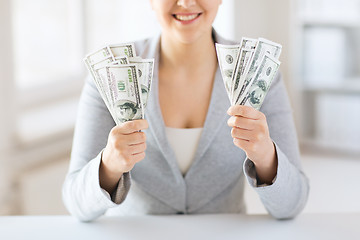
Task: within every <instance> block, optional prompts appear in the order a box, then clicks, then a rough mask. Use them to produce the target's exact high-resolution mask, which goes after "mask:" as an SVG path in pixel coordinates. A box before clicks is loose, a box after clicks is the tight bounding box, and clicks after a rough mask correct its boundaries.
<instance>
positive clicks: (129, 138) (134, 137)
mask: <svg viewBox="0 0 360 240" xmlns="http://www.w3.org/2000/svg"><path fill="white" fill-rule="evenodd" d="M122 137H124V140H125V141H126V142H127V144H128V145H130V146H131V145H136V144H141V143H145V142H146V134H145V133H144V132H134V133H131V134H128V135H123V136H122Z"/></svg>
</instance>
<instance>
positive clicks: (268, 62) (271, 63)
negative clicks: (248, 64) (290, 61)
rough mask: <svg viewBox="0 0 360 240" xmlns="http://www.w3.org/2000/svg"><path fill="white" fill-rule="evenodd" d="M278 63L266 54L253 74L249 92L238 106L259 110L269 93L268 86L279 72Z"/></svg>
mask: <svg viewBox="0 0 360 240" xmlns="http://www.w3.org/2000/svg"><path fill="white" fill-rule="evenodd" d="M279 66H280V62H279V61H278V60H277V59H276V58H274V57H273V56H271V55H270V54H268V53H266V54H265V55H264V57H263V58H262V61H261V62H260V65H259V67H258V69H257V71H256V73H255V76H254V78H253V81H252V83H251V86H250V88H249V91H248V92H247V94H246V96H245V97H244V99H243V100H242V102H241V103H240V105H246V106H251V107H253V108H255V109H257V110H259V109H260V107H261V105H262V103H263V102H264V98H265V96H266V94H267V93H268V91H269V88H270V85H271V83H272V81H273V79H274V78H275V76H276V74H277V72H278V70H279Z"/></svg>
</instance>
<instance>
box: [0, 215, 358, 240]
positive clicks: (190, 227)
mask: <svg viewBox="0 0 360 240" xmlns="http://www.w3.org/2000/svg"><path fill="white" fill-rule="evenodd" d="M0 239H1V240H19V239H34V240H42V239H46V240H57V239H63V240H72V239H78V240H93V239H101V240H113V239H131V240H136V239H169V240H170V239H171V240H176V239H181V240H185V239H197V240H202V239H205V240H209V239H224V240H228V239H229V240H231V239H246V240H253V239H262V240H263V239H264V240H265V239H266V240H267V239H276V240H279V239H286V240H294V239H302V240H309V239H316V240H322V239H324V240H332V239H334V240H335V239H336V240H339V239H340V240H350V239H351V240H353V239H354V240H355V239H356V240H359V239H360V213H354V214H351V213H348V214H346V213H333V214H303V215H300V216H298V217H297V218H296V219H293V220H282V221H279V220H275V219H273V218H271V217H270V216H266V215H237V214H226V215H176V216H139V217H102V218H100V219H98V220H96V221H94V222H91V223H81V222H79V221H78V220H76V219H75V218H73V217H70V216H18V217H17V216H15V217H14V216H3V217H0Z"/></svg>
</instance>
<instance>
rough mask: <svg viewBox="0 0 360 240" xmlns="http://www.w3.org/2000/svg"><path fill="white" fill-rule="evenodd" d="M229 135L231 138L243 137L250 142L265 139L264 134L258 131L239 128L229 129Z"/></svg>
mask: <svg viewBox="0 0 360 240" xmlns="http://www.w3.org/2000/svg"><path fill="white" fill-rule="evenodd" d="M231 136H232V137H233V138H239V139H245V140H248V141H250V142H254V143H256V142H261V141H263V140H264V139H265V136H266V135H265V134H264V133H262V132H260V131H252V130H246V129H241V128H233V129H231Z"/></svg>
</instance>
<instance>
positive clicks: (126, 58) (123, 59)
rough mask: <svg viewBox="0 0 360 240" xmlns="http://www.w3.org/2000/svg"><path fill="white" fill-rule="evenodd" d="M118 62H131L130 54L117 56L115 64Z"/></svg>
mask: <svg viewBox="0 0 360 240" xmlns="http://www.w3.org/2000/svg"><path fill="white" fill-rule="evenodd" d="M118 64H129V58H128V56H126V55H124V56H118V57H115V65H118Z"/></svg>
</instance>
